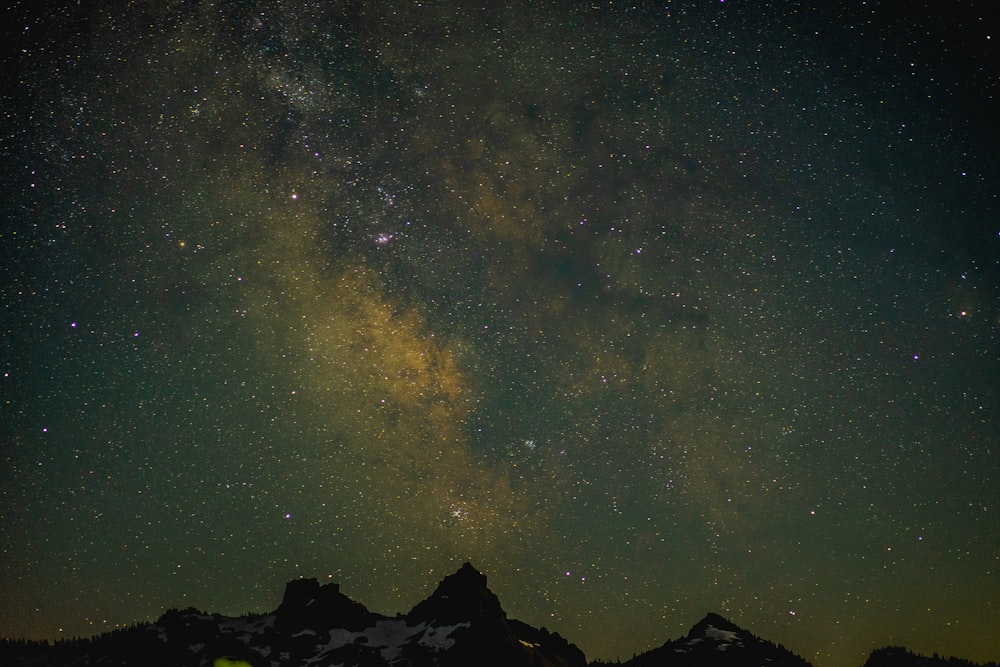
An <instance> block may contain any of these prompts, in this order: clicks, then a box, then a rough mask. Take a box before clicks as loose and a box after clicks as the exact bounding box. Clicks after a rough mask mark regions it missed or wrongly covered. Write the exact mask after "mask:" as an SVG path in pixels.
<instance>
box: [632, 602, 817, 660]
mask: <svg viewBox="0 0 1000 667" xmlns="http://www.w3.org/2000/svg"><path fill="white" fill-rule="evenodd" d="M622 664H623V665H627V666H628V667H662V666H664V665H670V666H671V667H695V666H697V667H715V666H719V667H723V666H725V667H743V666H744V665H746V666H748V667H749V666H750V665H754V666H758V665H768V667H810V664H809V662H807V661H806V660H805V659H803V658H801V657H799V656H797V655H795V654H794V653H792V652H791V651H789V650H788V649H786V648H785V647H783V646H780V645H778V644H774V643H773V642H769V641H767V640H764V639H760V638H759V637H756V636H754V635H752V634H750V633H749V632H747V631H746V630H744V629H743V628H740V627H739V626H737V625H735V624H734V623H732V622H731V621H729V620H727V619H725V618H723V617H722V616H719V615H718V614H711V613H710V614H707V615H706V616H705V618H703V619H701V620H700V621H698V622H697V623H696V624H695V625H694V627H693V628H691V631H690V632H688V634H687V635H686V636H684V637H681V638H680V639H675V640H672V641H668V642H667V643H665V644H663V646H660V647H659V648H655V649H652V650H650V651H647V652H645V653H642V654H640V655H637V656H636V657H634V658H632V659H631V660H629V661H627V662H624V663H622Z"/></svg>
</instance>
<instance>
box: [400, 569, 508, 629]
mask: <svg viewBox="0 0 1000 667" xmlns="http://www.w3.org/2000/svg"><path fill="white" fill-rule="evenodd" d="M406 618H407V619H408V620H409V621H410V622H412V623H422V622H426V623H430V624H433V625H452V624H455V623H463V622H464V623H469V622H471V623H472V624H474V625H478V624H496V623H500V624H502V623H504V622H505V621H506V620H507V614H506V612H504V610H503V609H502V608H501V607H500V600H499V599H498V598H497V596H496V595H494V594H493V592H492V591H491V590H490V589H489V588H487V586H486V575H485V574H483V573H482V572H480V571H479V570H477V569H476V568H474V567H473V566H472V564H471V563H465V564H464V565H462V567H461V568H459V570H458V571H457V572H456V573H455V574H450V575H448V576H447V577H445V578H444V579H443V580H442V581H441V583H440V584H438V587H437V590H435V591H434V593H432V594H431V596H430V597H429V598H427V599H426V600H424V601H423V602H421V603H419V604H418V605H417V606H415V607H414V608H413V609H411V610H410V613H409V614H407V615H406Z"/></svg>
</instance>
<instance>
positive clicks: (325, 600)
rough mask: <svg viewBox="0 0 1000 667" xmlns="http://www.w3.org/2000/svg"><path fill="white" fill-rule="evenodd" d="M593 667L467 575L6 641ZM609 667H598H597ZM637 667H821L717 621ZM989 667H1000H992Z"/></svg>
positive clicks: (957, 663) (148, 656)
mask: <svg viewBox="0 0 1000 667" xmlns="http://www.w3.org/2000/svg"><path fill="white" fill-rule="evenodd" d="M306 664H309V665H319V666H328V665H355V666H357V667H384V666H389V665H393V666H399V667H403V666H407V667H430V666H432V665H433V666H438V667H460V666H461V667H501V666H503V667H587V660H586V658H585V657H584V654H583V652H582V651H581V650H580V649H578V648H577V647H576V646H574V645H573V644H570V643H569V642H568V641H566V640H565V639H563V638H562V637H560V636H559V635H558V634H555V633H551V632H549V631H548V630H546V629H545V628H541V629H538V628H533V627H532V626H530V625H528V624H527V623H522V622H521V621H517V620H514V619H510V618H507V614H506V612H504V610H503V608H502V607H501V606H500V600H498V599H497V596H496V595H494V594H493V592H492V591H490V589H489V588H488V587H487V586H486V576H485V575H483V574H482V573H480V572H478V571H477V570H476V569H475V568H474V567H472V565H470V564H469V563H466V564H465V565H463V566H462V567H461V568H460V569H459V570H458V571H457V572H456V573H455V574H452V575H449V576H447V577H445V578H444V580H443V581H442V582H441V583H440V584H439V585H438V587H437V589H436V590H435V591H434V592H433V593H432V594H431V595H430V597H428V598H427V599H426V600H424V601H422V602H420V603H418V604H417V605H416V606H415V607H413V609H411V610H410V612H409V613H407V614H405V615H403V614H400V615H397V616H395V617H389V616H383V615H381V614H377V613H374V612H371V611H369V610H368V609H367V608H365V606H364V605H362V604H360V603H358V602H355V601H354V600H351V599H350V598H348V597H347V596H346V595H344V594H343V593H341V592H340V587H339V586H338V585H337V584H327V585H325V586H321V585H320V584H319V583H318V582H317V581H316V580H315V579H299V580H296V581H291V582H289V583H288V585H287V586H286V588H285V594H284V597H283V598H282V601H281V604H280V605H279V606H278V608H277V609H276V610H275V611H274V612H272V613H270V614H263V615H248V616H240V617H227V616H222V615H220V614H207V613H203V612H199V611H196V610H194V609H185V610H180V611H178V610H173V611H169V612H167V613H166V614H164V615H163V616H162V617H160V619H159V620H158V621H156V622H155V623H144V624H140V625H137V626H134V627H131V628H128V629H123V630H116V631H114V632H109V633H105V634H103V635H100V636H97V637H94V638H91V639H79V640H70V641H57V642H55V643H54V644H49V643H48V642H31V641H24V640H9V639H8V640H0V665H3V666H4V667H56V666H60V667H61V666H72V665H81V666H83V665H101V666H102V667H132V666H138V665H143V666H152V667H160V666H163V667H167V666H168V665H169V666H170V667H187V666H190V667H195V666H196V665H197V666H199V667H203V666H204V667H283V666H285V665H306ZM600 664H602V663H596V662H595V663H591V667H598V665H600ZM616 664H624V665H627V666H628V667H695V666H697V667H751V666H752V667H760V666H762V665H766V666H767V667H810V665H809V663H808V662H806V661H805V660H804V659H802V658H800V657H799V656H797V655H795V654H793V653H791V652H790V651H788V650H787V649H785V648H784V647H783V646H780V645H776V644H774V643H772V642H769V641H766V640H763V639H760V638H759V637H756V636H754V635H752V634H751V633H749V632H747V631H746V630H743V629H742V628H740V627H737V626H736V625H734V624H733V623H731V622H730V621H728V620H726V619H724V618H722V617H721V616H718V615H716V614H708V615H707V616H705V618H703V619H702V620H701V621H699V622H698V623H697V624H696V625H695V626H694V627H693V628H691V631H690V632H689V633H688V634H687V636H685V637H682V638H680V639H676V640H673V641H668V642H667V643H665V644H664V645H663V646H660V647H659V648H656V649H653V650H651V651H648V652H646V653H643V654H641V655H638V656H636V657H634V658H632V659H631V660H629V661H628V662H625V663H616ZM864 667H976V666H975V665H973V664H972V663H970V662H967V661H964V660H957V659H954V658H948V659H945V658H938V657H937V656H934V657H933V658H925V657H922V656H917V655H914V654H912V653H909V652H907V651H906V650H905V649H901V648H885V649H879V650H877V651H873V652H872V654H871V655H870V657H869V658H868V661H867V662H866V663H865V665H864ZM983 667H1000V665H996V664H992V663H991V664H990V665H987V666H983Z"/></svg>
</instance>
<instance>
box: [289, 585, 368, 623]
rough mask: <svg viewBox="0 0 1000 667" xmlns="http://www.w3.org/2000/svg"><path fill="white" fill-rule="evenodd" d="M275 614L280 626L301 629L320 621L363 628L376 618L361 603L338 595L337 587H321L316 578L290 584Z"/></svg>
mask: <svg viewBox="0 0 1000 667" xmlns="http://www.w3.org/2000/svg"><path fill="white" fill-rule="evenodd" d="M274 615H275V616H276V617H277V620H278V623H279V625H281V626H283V627H295V628H303V627H306V626H307V625H314V624H316V623H317V622H319V623H322V624H324V625H326V626H327V627H340V628H346V629H348V630H357V629H360V628H363V627H365V626H367V625H368V624H370V623H371V622H372V620H373V619H374V618H375V617H376V614H373V613H372V612H370V611H368V608H367V607H365V606H364V605H363V604H361V603H360V602H355V601H354V600H352V599H350V598H349V597H347V596H346V595H344V594H343V593H341V592H340V585H339V584H336V583H329V584H325V585H323V586H321V585H320V584H319V582H318V581H317V580H316V579H293V580H292V581H289V582H288V583H287V584H286V585H285V594H284V596H283V597H282V600H281V604H280V605H279V606H278V609H277V610H276V611H275V612H274Z"/></svg>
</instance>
